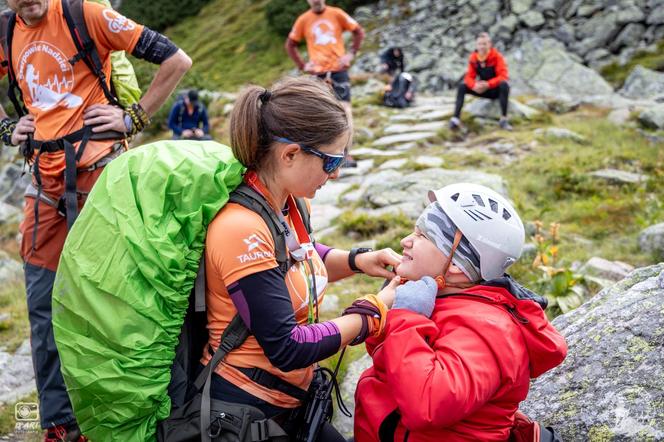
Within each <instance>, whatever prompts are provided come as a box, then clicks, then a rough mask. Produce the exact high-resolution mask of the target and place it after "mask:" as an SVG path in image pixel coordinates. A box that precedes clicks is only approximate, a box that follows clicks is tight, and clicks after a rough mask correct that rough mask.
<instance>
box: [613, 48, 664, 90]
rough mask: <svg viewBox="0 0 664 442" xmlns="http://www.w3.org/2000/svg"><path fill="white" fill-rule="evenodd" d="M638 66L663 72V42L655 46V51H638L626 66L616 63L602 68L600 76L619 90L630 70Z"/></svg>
mask: <svg viewBox="0 0 664 442" xmlns="http://www.w3.org/2000/svg"><path fill="white" fill-rule="evenodd" d="M639 64H640V65H641V66H643V67H645V68H648V69H653V70H656V71H664V40H662V41H660V42H659V43H658V44H657V50H656V51H654V52H646V51H639V52H637V53H636V54H635V55H634V57H632V59H631V60H630V61H629V62H628V63H627V64H626V65H624V66H621V65H619V64H618V63H611V64H610V65H608V66H605V67H604V68H602V71H601V74H602V75H603V76H604V78H605V79H606V81H608V82H609V83H611V85H612V86H613V87H615V88H620V87H622V85H623V83H624V82H625V79H626V78H627V76H628V75H629V74H630V72H632V69H634V68H635V67H636V66H637V65H639Z"/></svg>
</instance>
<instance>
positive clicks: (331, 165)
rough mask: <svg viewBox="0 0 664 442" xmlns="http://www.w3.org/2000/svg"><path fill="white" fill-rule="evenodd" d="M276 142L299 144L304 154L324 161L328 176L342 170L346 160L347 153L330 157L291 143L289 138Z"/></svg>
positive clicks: (275, 139)
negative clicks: (339, 169)
mask: <svg viewBox="0 0 664 442" xmlns="http://www.w3.org/2000/svg"><path fill="white" fill-rule="evenodd" d="M274 141H276V142H278V143H286V144H297V145H298V146H300V149H302V152H304V153H308V154H309V155H314V156H317V157H318V158H320V159H322V160H323V171H324V172H325V173H328V174H329V173H333V172H334V171H335V170H337V169H338V168H340V167H341V165H342V164H343V163H344V160H345V159H346V152H345V151H344V153H343V154H342V155H330V154H328V153H323V152H321V151H320V150H317V149H314V148H313V147H309V146H305V145H303V144H300V143H296V142H294V141H291V140H289V139H288V138H281V137H275V138H274Z"/></svg>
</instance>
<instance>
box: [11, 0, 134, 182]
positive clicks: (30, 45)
mask: <svg viewBox="0 0 664 442" xmlns="http://www.w3.org/2000/svg"><path fill="white" fill-rule="evenodd" d="M83 13H84V16H85V23H86V25H87V28H88V32H89V34H90V38H91V39H92V41H94V42H95V44H96V46H97V51H98V53H99V58H100V59H101V60H102V63H103V65H104V72H105V73H106V78H107V79H109V81H110V78H111V59H110V53H111V51H113V50H126V51H129V52H131V51H133V50H134V46H136V43H137V42H138V39H139V37H140V36H141V33H142V32H143V26H141V25H138V24H136V23H134V22H133V21H131V20H129V19H127V18H125V17H123V16H122V15H120V14H119V13H118V12H116V11H114V10H113V9H111V8H107V7H105V6H103V5H100V4H97V3H91V2H84V3H83ZM77 52H78V51H77V50H76V46H75V45H74V41H73V40H72V37H71V33H70V32H69V28H68V27H67V22H66V20H65V17H64V14H63V11H62V3H61V0H49V4H48V11H47V13H46V17H44V18H43V19H42V20H41V21H40V22H39V23H38V24H37V25H35V26H28V25H27V24H26V23H25V22H24V21H23V20H22V19H21V18H20V17H17V19H16V27H15V29H14V39H13V42H12V66H13V68H14V73H15V74H16V78H17V80H18V84H19V87H20V88H21V91H22V92H23V99H24V101H25V106H26V107H27V108H28V111H29V112H30V114H31V115H33V116H34V117H35V126H36V131H35V134H34V138H35V139H36V140H52V139H56V138H60V137H62V136H64V135H67V134H70V133H72V132H75V131H77V130H79V129H81V128H82V127H83V111H84V110H85V109H86V108H88V107H89V106H91V105H93V104H108V100H107V99H106V97H105V96H104V92H103V90H102V88H101V86H100V85H99V80H98V78H97V77H96V76H95V75H94V74H93V73H92V71H91V70H90V68H88V66H87V65H86V64H85V62H84V61H82V60H80V61H78V62H77V63H76V64H75V65H74V66H72V65H71V64H70V63H69V60H70V59H71V58H72V57H73V56H74V55H75V54H76V53H77ZM0 55H1V56H2V59H3V60H4V59H6V56H5V54H4V52H3V51H2V49H1V48H0ZM6 74H7V68H6V67H2V68H0V77H2V76H5V75H6ZM112 144H113V141H94V142H93V141H91V142H89V143H88V145H87V147H86V148H85V152H84V155H83V158H82V159H81V161H80V163H79V165H80V166H87V165H90V164H93V163H94V162H95V161H97V160H99V159H100V158H101V157H103V156H105V155H106V154H107V153H108V152H109V148H110V146H111V145H112ZM40 170H43V171H44V173H45V174H47V175H50V174H52V175H56V174H58V173H61V172H62V170H64V152H62V151H60V152H54V153H45V154H42V155H41V157H40Z"/></svg>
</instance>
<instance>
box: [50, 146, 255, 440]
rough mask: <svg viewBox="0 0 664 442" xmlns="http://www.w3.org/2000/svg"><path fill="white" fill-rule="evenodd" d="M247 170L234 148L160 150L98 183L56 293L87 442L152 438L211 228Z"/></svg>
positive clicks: (117, 163) (72, 390)
mask: <svg viewBox="0 0 664 442" xmlns="http://www.w3.org/2000/svg"><path fill="white" fill-rule="evenodd" d="M243 172H244V168H243V167H242V165H241V164H240V163H239V162H238V161H237V160H236V159H235V158H234V157H233V155H232V152H231V149H230V148H229V147H227V146H224V145H221V144H218V143H215V142H211V141H160V142H156V143H153V144H149V145H146V146H143V147H140V148H138V149H135V150H132V151H130V152H127V153H125V154H123V155H121V156H120V157H119V158H117V159H116V160H114V161H113V162H112V163H111V164H109V165H108V166H106V168H105V170H104V172H103V173H102V174H101V176H100V177H99V180H98V181H97V183H96V185H95V186H94V188H93V190H92V192H91V193H90V195H89V197H88V200H87V202H86V204H85V207H84V208H83V210H82V211H81V214H80V215H79V217H78V219H77V221H76V223H75V224H74V226H73V228H72V229H71V231H70V232H69V235H68V237H67V241H66V242H65V246H64V250H63V252H62V257H61V258H60V264H59V266H58V272H57V276H56V281H55V288H54V291H53V330H54V334H55V341H56V344H57V347H58V351H59V353H60V359H61V361H62V374H63V376H64V379H65V383H66V384H67V390H68V392H69V397H70V398H71V402H72V405H73V407H74V413H75V415H76V418H77V419H78V423H79V425H80V427H81V429H82V431H83V433H84V434H86V435H87V436H88V437H89V438H90V439H91V440H93V441H153V440H155V429H156V425H157V421H159V420H162V419H165V418H167V417H168V415H169V413H170V408H171V403H170V398H169V396H168V394H167V388H168V384H169V381H170V370H171V365H172V362H173V359H174V357H175V347H176V345H177V343H178V336H179V334H180V329H181V327H182V324H183V321H184V316H185V313H186V309H187V305H188V299H189V293H190V291H191V289H192V288H193V285H194V280H195V278H196V272H197V270H198V266H199V260H200V258H201V256H202V253H203V246H204V244H205V236H206V231H207V226H208V225H209V223H210V222H211V221H212V220H213V219H214V217H215V215H216V214H217V212H219V210H220V209H221V208H222V207H223V206H224V204H225V203H226V202H227V201H228V197H229V192H230V191H232V190H233V189H234V188H235V187H237V185H238V184H240V182H241V180H242V173H243Z"/></svg>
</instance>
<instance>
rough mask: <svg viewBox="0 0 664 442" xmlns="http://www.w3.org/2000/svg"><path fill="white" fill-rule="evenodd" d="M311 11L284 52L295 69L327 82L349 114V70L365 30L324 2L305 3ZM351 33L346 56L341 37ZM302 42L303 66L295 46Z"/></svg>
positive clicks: (297, 24)
mask: <svg viewBox="0 0 664 442" xmlns="http://www.w3.org/2000/svg"><path fill="white" fill-rule="evenodd" d="M307 2H308V3H309V6H310V9H309V10H308V11H307V12H305V13H304V14H302V15H300V16H299V17H298V18H297V20H296V21H295V24H294V25H293V29H292V30H291V32H290V34H288V38H287V39H286V52H288V55H289V56H290V58H292V59H293V61H294V62H295V64H296V65H297V67H298V69H299V70H301V71H303V72H306V73H308V74H311V75H316V76H318V78H321V79H323V80H326V81H328V82H330V83H331V84H332V86H333V87H334V93H335V94H336V96H337V98H339V99H340V100H341V101H343V102H344V106H346V108H347V109H348V110H349V111H350V77H349V76H348V68H349V67H350V64H351V62H352V61H353V58H355V56H356V55H357V53H358V51H359V50H360V46H361V45H362V40H363V39H364V30H363V29H362V26H360V25H359V23H358V22H356V21H355V20H353V18H352V17H351V16H349V15H348V14H346V13H345V12H344V11H343V10H341V9H339V8H335V7H333V6H327V5H325V0H307ZM344 31H350V32H352V33H353V44H352V46H351V51H350V53H346V48H345V47H344V40H343V33H344ZM303 38H304V39H305V40H306V42H307V53H308V54H309V61H308V62H306V63H305V62H304V60H302V57H301V56H300V54H299V52H298V50H297V46H298V44H299V43H300V42H301V41H302V39H303Z"/></svg>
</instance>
